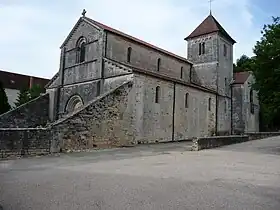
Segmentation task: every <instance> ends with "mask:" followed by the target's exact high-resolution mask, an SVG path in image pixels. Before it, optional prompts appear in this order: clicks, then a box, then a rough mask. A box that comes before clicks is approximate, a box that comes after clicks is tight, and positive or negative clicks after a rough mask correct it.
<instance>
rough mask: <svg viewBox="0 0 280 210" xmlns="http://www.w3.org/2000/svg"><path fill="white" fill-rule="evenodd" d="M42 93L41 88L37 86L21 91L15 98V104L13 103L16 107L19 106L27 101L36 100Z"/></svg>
mask: <svg viewBox="0 0 280 210" xmlns="http://www.w3.org/2000/svg"><path fill="white" fill-rule="evenodd" d="M43 92H44V89H43V88H41V86H39V85H37V84H36V85H33V86H32V88H30V89H22V90H21V91H20V92H19V94H18V98H17V102H16V103H15V105H16V106H20V105H22V104H25V103H27V102H28V101H30V100H32V99H34V98H37V97H39V96H40V94H41V93H43Z"/></svg>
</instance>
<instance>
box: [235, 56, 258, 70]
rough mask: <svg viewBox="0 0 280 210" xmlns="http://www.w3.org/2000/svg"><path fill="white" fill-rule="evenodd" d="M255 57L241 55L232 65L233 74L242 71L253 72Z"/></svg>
mask: <svg viewBox="0 0 280 210" xmlns="http://www.w3.org/2000/svg"><path fill="white" fill-rule="evenodd" d="M254 62H255V57H252V58H250V57H248V56H247V55H242V56H241V57H240V58H238V59H237V60H236V64H233V71H234V72H243V71H253V70H254Z"/></svg>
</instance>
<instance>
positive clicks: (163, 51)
mask: <svg viewBox="0 0 280 210" xmlns="http://www.w3.org/2000/svg"><path fill="white" fill-rule="evenodd" d="M83 18H84V19H85V20H87V21H89V22H90V23H92V24H93V25H96V26H98V27H100V28H102V29H104V30H106V31H109V32H111V33H114V34H117V35H119V36H122V37H125V38H127V39H130V40H132V41H134V42H137V43H139V44H142V45H144V46H146V47H149V48H152V49H155V50H157V51H160V52H162V53H164V54H167V55H169V56H172V57H174V58H177V59H179V60H181V61H184V62H188V63H190V64H192V63H191V61H189V60H188V59H186V58H184V57H182V56H179V55H176V54H174V53H171V52H168V51H166V50H164V49H161V48H159V47H156V46H154V45H152V44H150V43H147V42H145V41H143V40H141V39H138V38H135V37H133V36H130V35H128V34H126V33H124V32H121V31H119V30H116V29H114V28H111V27H109V26H106V25H104V24H103V23H99V22H97V21H95V20H92V19H90V18H88V17H83Z"/></svg>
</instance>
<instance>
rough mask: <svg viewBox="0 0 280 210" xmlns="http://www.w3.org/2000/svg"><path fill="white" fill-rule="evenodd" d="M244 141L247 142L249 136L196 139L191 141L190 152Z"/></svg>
mask: <svg viewBox="0 0 280 210" xmlns="http://www.w3.org/2000/svg"><path fill="white" fill-rule="evenodd" d="M246 141H249V136H247V135H240V136H238V135H232V136H212V137H198V138H194V139H193V144H192V151H199V150H203V149H212V148H216V147H221V146H225V145H230V144H236V143H242V142H246Z"/></svg>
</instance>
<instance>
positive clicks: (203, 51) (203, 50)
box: [202, 42, 205, 54]
mask: <svg viewBox="0 0 280 210" xmlns="http://www.w3.org/2000/svg"><path fill="white" fill-rule="evenodd" d="M202 54H205V42H203V43H202Z"/></svg>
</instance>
